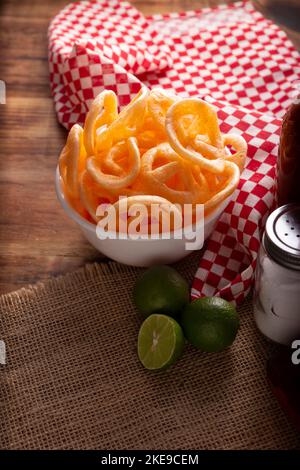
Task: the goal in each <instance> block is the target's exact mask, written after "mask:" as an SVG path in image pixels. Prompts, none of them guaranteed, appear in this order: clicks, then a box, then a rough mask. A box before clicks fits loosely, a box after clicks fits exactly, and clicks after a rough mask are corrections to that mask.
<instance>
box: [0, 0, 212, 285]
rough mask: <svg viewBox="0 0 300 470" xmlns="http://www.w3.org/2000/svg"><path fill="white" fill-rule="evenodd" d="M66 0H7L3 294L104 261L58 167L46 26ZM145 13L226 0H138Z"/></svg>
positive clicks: (58, 130)
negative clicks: (67, 196) (67, 207)
mask: <svg viewBox="0 0 300 470" xmlns="http://www.w3.org/2000/svg"><path fill="white" fill-rule="evenodd" d="M66 3H67V0H51V1H47V2H44V1H40V0H22V1H20V0H2V1H1V5H0V79H2V80H4V81H5V82H6V85H7V104H6V105H0V142H1V172H0V293H4V292H8V291H12V290H15V289H17V288H19V287H21V286H23V285H26V284H28V283H33V282H36V281H38V280H43V279H45V278H47V277H48V276H50V275H53V274H55V275H56V274H59V273H64V272H67V271H71V270H73V269H75V268H77V267H78V266H81V265H83V264H85V263H86V262H87V261H92V260H96V259H100V257H101V255H100V254H99V253H98V252H96V251H95V250H94V249H93V248H92V247H91V246H90V245H89V244H88V243H87V242H86V241H85V240H84V238H83V237H82V236H81V233H80V232H79V230H78V229H77V227H76V226H75V225H74V224H73V223H72V222H71V221H70V220H68V218H67V217H66V216H65V215H64V213H63V210H62V209H61V208H60V206H59V203H58V202H57V200H56V196H55V192H54V170H55V167H56V163H57V157H58V154H59V151H60V149H61V147H62V146H63V143H64V140H65V136H66V132H65V130H64V129H63V128H62V127H61V126H60V125H59V124H58V123H57V121H56V116H55V113H54V108H53V102H52V98H51V95H50V90H49V80H48V62H47V28H48V25H49V21H50V19H51V18H52V17H53V16H54V15H55V14H56V13H57V12H58V11H59V10H60V9H61V8H62V7H64V6H65V5H66ZM132 3H133V4H134V5H135V6H136V7H137V8H138V9H140V10H141V11H142V12H143V13H145V14H153V13H160V12H168V11H179V10H188V9H195V8H200V7H201V6H208V5H215V4H217V3H221V1H220V0H212V1H206V0H173V1H159V0H133V1H132Z"/></svg>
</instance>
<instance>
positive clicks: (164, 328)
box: [138, 314, 184, 370]
mask: <svg viewBox="0 0 300 470" xmlns="http://www.w3.org/2000/svg"><path fill="white" fill-rule="evenodd" d="M183 347H184V336H183V332H182V329H181V327H180V325H179V324H178V323H177V321H176V320H174V319H173V318H171V317H168V316H167V315H159V314H153V315H150V316H149V317H148V318H147V319H146V320H145V321H144V323H143V324H142V326H141V328H140V331H139V336H138V356H139V360H140V361H141V363H142V364H143V366H144V367H145V368H146V369H150V370H157V369H165V368H167V367H168V366H170V365H171V364H174V362H175V361H176V360H177V359H178V358H179V357H180V356H181V354H182V351H183Z"/></svg>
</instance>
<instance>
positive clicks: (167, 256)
mask: <svg viewBox="0 0 300 470" xmlns="http://www.w3.org/2000/svg"><path fill="white" fill-rule="evenodd" d="M55 188H56V194H57V197H58V200H59V202H60V203H61V205H62V207H63V209H64V210H65V212H66V214H67V215H68V216H69V217H70V218H71V219H72V220H74V222H76V223H77V225H78V226H79V228H80V229H81V231H82V233H83V234H84V236H85V237H86V238H87V240H88V241H89V242H90V243H91V244H92V245H93V246H94V247H95V248H96V249H97V250H98V251H100V252H101V253H102V254H104V255H106V256H108V257H109V258H111V259H113V260H115V261H118V262H119V263H123V264H128V265H131V266H143V267H145V266H151V265H155V264H170V263H174V262H175V261H178V260H180V259H181V258H184V257H185V256H187V255H188V254H189V253H191V251H190V250H187V249H186V242H189V241H190V240H188V239H187V238H185V237H183V238H181V239H175V238H174V236H173V234H172V233H171V238H170V239H167V240H162V239H147V240H145V239H144V240H143V239H138V240H132V239H130V238H128V239H118V238H117V239H109V238H107V239H105V240H101V239H100V238H98V237H97V235H96V225H94V224H92V223H90V222H88V221H87V220H85V219H83V218H82V217H81V216H80V215H79V214H78V213H77V212H76V211H75V210H74V209H73V208H72V207H71V206H70V204H69V203H68V201H67V199H66V197H65V195H64V192H63V187H62V180H61V177H60V174H59V169H58V168H57V169H56V176H55ZM231 197H232V196H229V197H228V198H227V199H225V200H224V201H223V202H222V203H221V204H220V205H219V206H218V207H217V208H216V209H215V211H214V212H212V213H211V214H209V216H208V217H206V218H205V221H204V240H206V239H207V238H208V237H209V235H210V234H211V233H212V231H213V229H214V228H215V226H216V223H217V221H218V219H219V218H220V216H221V214H222V212H223V211H224V209H225V208H226V206H227V205H228V203H229V202H230V200H231Z"/></svg>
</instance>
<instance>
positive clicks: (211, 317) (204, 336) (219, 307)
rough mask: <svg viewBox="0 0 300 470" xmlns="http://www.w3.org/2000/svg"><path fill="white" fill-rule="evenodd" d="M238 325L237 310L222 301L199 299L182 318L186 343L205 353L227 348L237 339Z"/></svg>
mask: <svg viewBox="0 0 300 470" xmlns="http://www.w3.org/2000/svg"><path fill="white" fill-rule="evenodd" d="M239 324H240V323H239V316H238V314H237V311H236V309H235V308H234V306H233V305H232V304H230V303H229V302H227V301H226V300H224V299H221V298H220V297H204V298H201V299H196V300H194V301H193V302H192V303H190V304H189V305H187V306H186V308H185V309H184V311H183V313H182V316H181V325H182V327H183V331H184V334H185V337H186V339H187V340H188V341H189V342H190V343H191V344H193V345H194V346H195V347H196V348H198V349H200V350H201V351H206V352H218V351H223V350H224V349H226V348H228V347H229V346H230V345H231V344H232V343H233V341H234V339H235V337H236V334H237V332H238V329H239Z"/></svg>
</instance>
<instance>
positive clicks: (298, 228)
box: [264, 204, 300, 270]
mask: <svg viewBox="0 0 300 470" xmlns="http://www.w3.org/2000/svg"><path fill="white" fill-rule="evenodd" d="M264 246H265V249H266V251H267V252H268V254H269V255H270V256H271V257H272V258H273V259H274V260H275V261H277V262H278V263H279V264H281V265H283V266H286V267H287V268H291V269H297V270H300V204H286V205H285V206H282V207H278V209H276V210H275V211H274V212H272V214H270V216H269V217H268V220H267V223H266V230H265V235H264Z"/></svg>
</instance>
